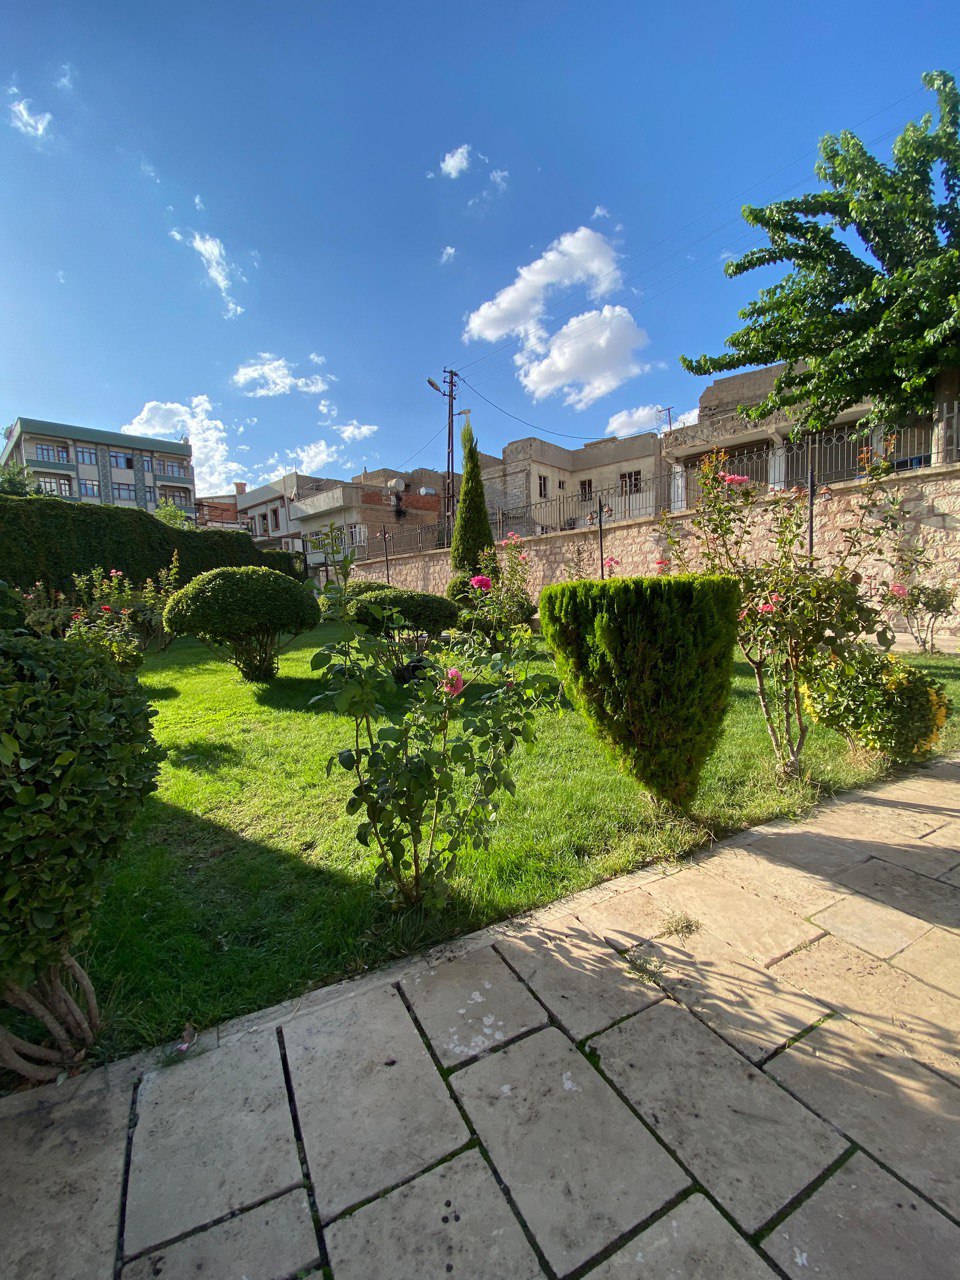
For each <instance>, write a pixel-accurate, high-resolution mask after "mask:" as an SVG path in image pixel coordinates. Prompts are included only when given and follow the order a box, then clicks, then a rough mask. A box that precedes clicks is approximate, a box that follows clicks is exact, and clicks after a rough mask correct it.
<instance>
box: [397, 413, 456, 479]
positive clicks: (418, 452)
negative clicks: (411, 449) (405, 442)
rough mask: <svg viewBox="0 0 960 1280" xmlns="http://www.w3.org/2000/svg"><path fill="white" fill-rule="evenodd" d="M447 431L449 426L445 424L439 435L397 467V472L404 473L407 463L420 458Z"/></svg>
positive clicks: (431, 438)
mask: <svg viewBox="0 0 960 1280" xmlns="http://www.w3.org/2000/svg"><path fill="white" fill-rule="evenodd" d="M446 429H447V424H446V423H444V424H443V426H442V427H441V428H440V430H439V431H438V432H437V434H436V435H435V436H431V437H430V439H429V440H428V441H427V443H426V444H422V445H421V446H420V448H419V449H418V450H417V452H416V453H411V455H410V457H409V458H407V460H406V462H401V463H400V465H399V467H397V470H398V471H404V470H405V469H406V466H407V462H412V461H413V460H414V458H419V457H420V455H421V453H423V451H424V449H429V448H430V446H431V445H432V444H433V442H434V440H438V439H439V438H440V436H442V435H443V433H444V432H445V431H446Z"/></svg>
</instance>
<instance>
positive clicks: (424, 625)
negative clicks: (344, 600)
mask: <svg viewBox="0 0 960 1280" xmlns="http://www.w3.org/2000/svg"><path fill="white" fill-rule="evenodd" d="M370 605H374V606H375V607H376V609H377V610H378V613H376V614H375V613H373V612H372V611H371V609H370V608H369V606H370ZM386 609H392V610H395V611H396V613H397V614H399V616H400V618H401V620H402V624H401V625H400V626H398V627H397V628H396V630H398V631H412V632H415V633H416V634H417V635H425V636H430V637H431V638H432V637H436V636H438V635H440V633H441V632H442V631H445V630H447V628H449V627H455V626H456V625H457V619H458V617H459V616H460V610H459V609H458V608H457V606H456V605H455V604H454V602H453V601H452V600H448V599H447V598H446V597H445V596H434V595H431V594H430V593H429V592H427V591H404V590H403V589H402V588H400V587H384V588H383V589H382V590H380V591H368V592H367V594H366V595H364V596H362V597H361V598H360V599H359V600H358V601H357V605H356V619H357V621H358V622H360V623H362V624H363V625H364V626H365V627H367V628H368V629H369V630H370V631H372V632H374V633H379V632H380V631H382V630H383V623H384V620H383V618H382V617H381V616H379V611H380V610H386Z"/></svg>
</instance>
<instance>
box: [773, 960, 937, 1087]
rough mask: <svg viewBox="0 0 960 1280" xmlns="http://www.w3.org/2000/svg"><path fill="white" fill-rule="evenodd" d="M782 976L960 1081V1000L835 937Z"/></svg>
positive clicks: (784, 964) (784, 965) (780, 970)
mask: <svg viewBox="0 0 960 1280" xmlns="http://www.w3.org/2000/svg"><path fill="white" fill-rule="evenodd" d="M776 973H777V975H778V976H779V977H781V978H785V979H786V980H787V981H788V982H792V983H793V984H794V985H795V986H797V987H800V989H801V990H803V991H806V992H807V993H808V994H810V995H812V996H814V997H815V998H816V999H818V1000H822V1001H824V1003H825V1004H829V1005H830V1006H831V1007H832V1008H834V1009H836V1010H837V1011H838V1012H840V1013H843V1014H846V1016H847V1017H849V1018H852V1019H853V1021H854V1022H858V1023H859V1024H860V1025H861V1026H863V1027H866V1028H867V1030H868V1031H872V1032H873V1033H874V1034H875V1035H877V1036H879V1037H880V1038H881V1039H882V1040H886V1041H887V1042H888V1043H889V1044H892V1045H896V1046H897V1048H899V1049H900V1050H901V1051H902V1052H903V1053H906V1054H909V1055H910V1056H911V1057H914V1058H917V1059H918V1060H919V1061H920V1062H924V1063H926V1064H927V1065H928V1066H931V1067H934V1068H935V1069H936V1070H938V1071H940V1072H943V1073H944V1074H945V1075H949V1076H951V1077H952V1078H953V1079H955V1080H956V1081H957V1082H958V1083H960V1057H958V1048H960V1039H958V1037H960V1000H955V999H954V998H953V997H952V996H949V995H946V994H945V993H944V992H942V991H938V990H937V989H936V988H935V987H929V986H927V985H926V983H923V982H919V981H918V980H917V979H916V978H913V977H911V976H910V975H909V974H906V973H902V972H900V970H898V969H896V968H894V967H893V966H892V965H889V964H887V963H885V962H884V961H883V960H877V959H876V958H875V957H874V956H871V955H868V953H867V952H865V951H861V950H860V949H859V948H858V947H853V946H850V944H849V943H846V942H843V941H841V939H839V938H834V937H832V936H828V937H826V938H822V939H821V940H820V941H819V942H815V943H814V944H813V946H811V947H806V948H805V949H804V950H803V951H798V952H797V953H796V954H795V955H792V956H788V957H787V958H786V960H783V961H781V963H780V964H778V965H777V967H776Z"/></svg>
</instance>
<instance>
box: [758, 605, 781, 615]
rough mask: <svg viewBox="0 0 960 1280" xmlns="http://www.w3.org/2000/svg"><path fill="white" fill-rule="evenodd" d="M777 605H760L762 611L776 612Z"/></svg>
mask: <svg viewBox="0 0 960 1280" xmlns="http://www.w3.org/2000/svg"><path fill="white" fill-rule="evenodd" d="M776 611H777V606H776V605H775V604H762V605H761V606H760V612H761V613H776Z"/></svg>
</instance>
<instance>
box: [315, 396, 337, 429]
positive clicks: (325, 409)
mask: <svg viewBox="0 0 960 1280" xmlns="http://www.w3.org/2000/svg"><path fill="white" fill-rule="evenodd" d="M317 410H318V411H319V413H320V415H321V417H323V418H326V420H327V422H332V421H333V419H334V418H335V417H336V416H337V406H336V405H335V404H334V403H333V401H332V400H321V401H320V403H319V404H318V405H317ZM324 425H326V424H324Z"/></svg>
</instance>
